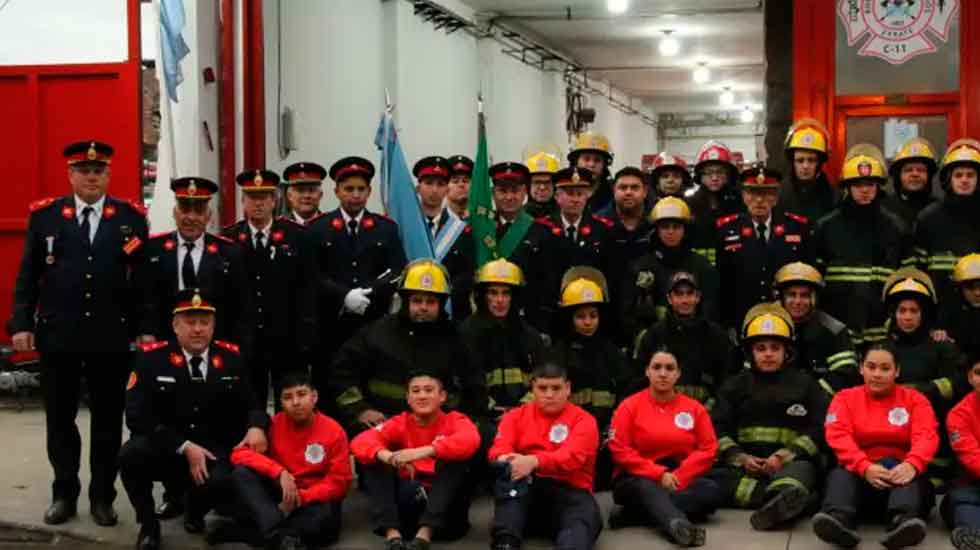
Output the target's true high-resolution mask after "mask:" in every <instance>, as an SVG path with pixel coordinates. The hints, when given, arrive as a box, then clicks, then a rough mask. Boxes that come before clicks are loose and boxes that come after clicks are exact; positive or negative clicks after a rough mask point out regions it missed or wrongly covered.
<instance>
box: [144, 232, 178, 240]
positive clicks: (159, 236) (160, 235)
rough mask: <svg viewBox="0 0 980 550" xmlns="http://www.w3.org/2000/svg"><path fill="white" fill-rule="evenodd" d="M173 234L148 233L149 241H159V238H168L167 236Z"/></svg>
mask: <svg viewBox="0 0 980 550" xmlns="http://www.w3.org/2000/svg"><path fill="white" fill-rule="evenodd" d="M173 233H174V232H173V231H161V232H159V233H150V238H151V239H159V238H161V237H169V236H171V235H173Z"/></svg>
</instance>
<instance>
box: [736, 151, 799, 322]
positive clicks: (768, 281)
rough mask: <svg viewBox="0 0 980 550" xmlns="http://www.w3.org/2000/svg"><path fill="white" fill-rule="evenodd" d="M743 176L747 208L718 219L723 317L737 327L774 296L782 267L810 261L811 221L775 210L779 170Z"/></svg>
mask: <svg viewBox="0 0 980 550" xmlns="http://www.w3.org/2000/svg"><path fill="white" fill-rule="evenodd" d="M741 180H742V200H743V201H744V202H745V205H746V206H747V207H748V212H747V213H742V214H730V215H728V216H725V217H723V218H719V219H718V221H717V225H718V255H717V257H718V272H719V273H720V274H721V285H722V291H721V299H722V304H721V320H722V325H724V326H726V327H737V326H738V325H739V323H740V322H741V319H743V318H744V317H745V313H746V312H747V311H748V310H749V308H751V307H752V306H754V305H755V304H757V303H760V302H768V301H771V300H772V286H771V285H772V277H773V275H775V273H776V271H778V270H779V268H781V267H783V266H784V265H786V264H788V263H790V262H808V261H810V260H809V256H808V254H809V251H808V245H809V241H810V225H809V222H808V221H807V219H806V218H804V217H803V216H800V215H797V214H794V213H791V212H783V211H782V210H775V211H774V210H773V208H774V207H775V206H776V204H777V203H778V202H779V185H780V180H781V175H780V174H779V172H776V171H773V170H769V169H768V168H765V167H762V166H757V167H754V168H750V169H748V170H745V171H743V172H742V175H741Z"/></svg>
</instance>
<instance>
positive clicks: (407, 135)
mask: <svg viewBox="0 0 980 550" xmlns="http://www.w3.org/2000/svg"><path fill="white" fill-rule="evenodd" d="M263 9H264V17H265V21H264V23H265V54H266V59H265V61H266V122H267V124H266V130H267V133H268V137H267V141H266V144H267V163H268V165H269V166H268V167H269V168H270V169H272V170H277V171H281V170H282V169H283V168H284V167H285V166H287V165H289V164H291V163H293V162H298V161H301V160H312V161H315V162H319V163H321V164H323V165H324V166H326V167H328V168H329V166H330V164H331V163H333V162H334V161H335V160H337V159H338V158H340V157H342V156H345V155H359V156H363V157H366V158H368V159H371V160H372V161H376V160H377V158H378V153H377V150H376V149H375V147H374V144H373V140H374V134H375V130H376V128H377V124H378V120H379V117H380V114H381V112H382V110H383V109H384V90H385V88H387V89H388V91H389V93H390V94H391V99H392V102H393V103H394V104H395V106H396V109H395V121H396V123H397V125H398V128H399V130H400V139H401V143H402V147H403V148H404V150H405V156H406V159H407V160H408V162H409V164H410V165H411V164H414V162H415V161H416V160H418V159H419V158H421V157H423V156H427V155H432V154H440V155H452V154H465V155H468V156H470V157H472V156H473V155H474V154H475V152H476V132H477V127H476V126H477V122H476V97H477V94H478V93H479V92H480V91H482V93H483V98H484V112H485V113H486V115H487V135H488V145H489V150H490V151H489V152H490V157H491V159H492V160H493V161H495V162H496V161H503V160H521V156H522V153H523V150H524V148H525V147H526V146H528V145H529V144H541V143H554V144H557V145H558V146H559V147H560V148H561V149H562V151H563V154H564V151H567V147H568V137H567V135H566V133H565V130H564V118H565V86H564V83H563V82H562V79H561V75H560V74H558V73H547V72H541V71H538V70H537V69H535V68H532V67H528V66H526V65H524V64H522V63H521V62H519V61H517V60H515V59H512V58H510V57H508V56H506V55H505V54H503V53H502V52H501V49H502V46H501V45H500V44H498V43H496V42H494V41H493V40H490V39H482V40H478V39H476V38H474V37H472V36H470V35H468V34H466V33H465V32H463V31H457V32H455V33H453V34H449V35H447V34H446V33H445V32H444V31H442V30H438V31H437V30H435V29H434V27H433V25H432V24H431V23H426V22H423V21H422V20H421V19H420V18H418V17H416V16H415V15H414V14H413V10H412V5H411V3H409V2H406V1H404V0H385V1H380V0H331V1H330V2H323V1H322V0H289V1H284V0H266V1H265V2H263ZM280 10H281V14H282V28H281V36H282V46H281V49H280V47H279V44H278V38H277V27H278V24H279V17H278V13H279V12H280ZM280 54H281V59H282V66H281V72H282V83H281V84H282V99H281V106H282V107H283V108H285V107H290V108H292V109H293V111H294V114H295V123H294V129H295V134H294V137H295V143H296V146H297V148H298V150H297V151H293V152H292V153H290V154H289V155H288V156H287V158H285V159H280V157H279V151H278V142H277V139H276V137H277V129H278V127H279V119H278V115H277V102H276V97H277V86H278V84H279V82H278V78H277V73H278V71H277V57H278V56H279V55H280ZM592 105H593V106H594V107H596V109H597V111H598V115H597V117H596V124H595V127H594V129H595V130H596V131H599V132H604V133H607V134H609V138H610V140H611V141H612V144H613V148H614V150H615V151H616V164H617V165H618V166H623V165H625V163H630V164H639V160H640V155H641V154H642V153H647V152H653V151H655V150H656V134H655V130H654V129H653V128H651V127H649V126H647V125H645V124H643V123H642V121H641V120H640V118H639V117H627V116H626V115H624V114H622V113H620V112H618V111H615V110H613V109H610V108H608V104H607V102H606V101H605V99H604V98H602V97H594V98H592ZM331 188H332V186H331V185H330V184H329V183H328V184H327V186H326V189H325V197H324V201H323V205H322V206H323V207H324V208H325V209H326V208H332V207H333V206H334V205H335V204H336V202H335V199H334V197H333V194H332V193H331V192H330V190H331ZM378 207H379V205H378V200H377V197H372V208H378Z"/></svg>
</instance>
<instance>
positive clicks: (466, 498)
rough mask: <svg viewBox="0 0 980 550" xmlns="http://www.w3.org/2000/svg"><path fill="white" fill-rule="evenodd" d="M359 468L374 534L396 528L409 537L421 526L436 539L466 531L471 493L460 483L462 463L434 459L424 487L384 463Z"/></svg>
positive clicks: (464, 470) (464, 465) (463, 478)
mask: <svg viewBox="0 0 980 550" xmlns="http://www.w3.org/2000/svg"><path fill="white" fill-rule="evenodd" d="M361 468H362V469H361V475H362V476H364V482H365V485H367V492H368V496H369V497H370V499H371V525H372V526H373V529H374V532H375V533H376V534H378V535H382V536H383V535H384V534H385V531H386V530H387V529H398V531H399V532H400V533H401V534H402V536H405V537H413V536H415V532H416V531H417V530H418V528H419V527H420V526H423V525H424V526H428V527H431V528H432V532H433V536H434V537H435V538H438V539H439V540H456V539H458V538H461V537H463V536H464V535H466V533H467V532H468V531H469V528H470V520H469V517H470V499H471V495H470V491H469V490H468V488H466V487H464V486H463V483H464V482H465V481H466V475H467V472H468V468H467V463H466V462H436V474H435V477H433V478H432V485H431V487H428V488H424V486H423V485H422V483H420V482H419V481H417V480H406V479H401V478H399V477H398V473H397V471H396V470H394V469H393V468H391V467H389V466H387V465H385V464H372V465H368V466H364V465H362V467H361ZM423 490H424V492H423ZM423 495H424V496H423Z"/></svg>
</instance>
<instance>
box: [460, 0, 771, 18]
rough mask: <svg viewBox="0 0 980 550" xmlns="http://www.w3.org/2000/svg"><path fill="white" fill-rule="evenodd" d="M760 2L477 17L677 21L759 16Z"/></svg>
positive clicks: (559, 11) (490, 13)
mask: <svg viewBox="0 0 980 550" xmlns="http://www.w3.org/2000/svg"><path fill="white" fill-rule="evenodd" d="M762 5H763V0H759V1H758V2H756V4H755V5H753V6H746V5H744V4H740V5H737V6H712V7H710V8H708V7H705V8H701V9H692V8H685V9H677V10H634V11H630V12H627V13H625V14H623V15H613V14H611V13H609V12H608V11H602V10H595V9H581V10H578V9H573V8H572V7H570V6H569V7H566V8H565V9H561V10H524V11H521V10H510V11H504V12H499V11H498V12H477V17H486V18H488V19H490V20H491V21H524V22H529V21H606V20H610V19H623V18H626V17H628V18H630V19H655V18H660V17H663V16H665V15H676V16H680V17H697V16H701V15H732V14H740V13H762Z"/></svg>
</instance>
